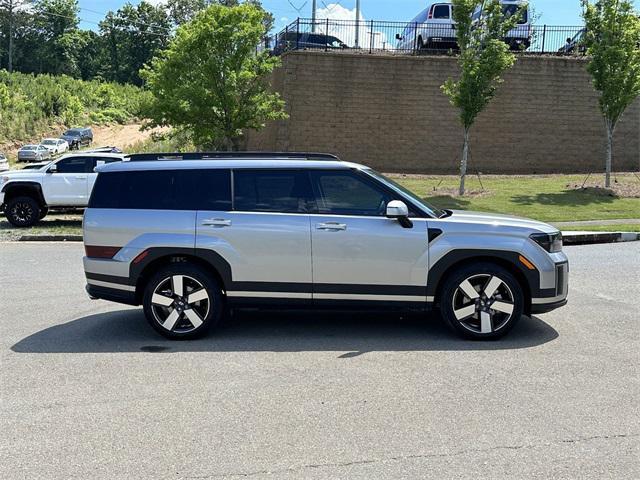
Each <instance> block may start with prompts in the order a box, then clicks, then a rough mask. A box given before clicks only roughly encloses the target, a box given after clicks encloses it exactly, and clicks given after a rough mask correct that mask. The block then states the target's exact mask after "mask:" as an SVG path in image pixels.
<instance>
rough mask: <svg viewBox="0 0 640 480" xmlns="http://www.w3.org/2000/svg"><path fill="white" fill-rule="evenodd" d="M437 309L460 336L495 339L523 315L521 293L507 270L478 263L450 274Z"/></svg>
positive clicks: (514, 279)
mask: <svg viewBox="0 0 640 480" xmlns="http://www.w3.org/2000/svg"><path fill="white" fill-rule="evenodd" d="M440 310H441V313H442V316H443V317H444V319H445V320H446V322H447V323H448V324H449V326H450V327H451V328H453V330H454V331H455V332H456V333H458V334H459V335H460V336H462V337H465V338H470V339H474V340H494V339H498V338H501V337H503V336H504V335H506V334H507V333H508V332H509V331H510V330H511V329H512V328H513V327H514V325H515V324H516V323H517V321H518V320H519V319H520V317H521V316H522V313H523V310H524V294H523V292H522V287H521V286H520V283H519V282H518V280H516V278H515V277H514V276H513V275H512V274H511V272H509V271H508V270H507V269H505V268H503V267H501V266H500V265H496V264H492V263H485V262H482V263H480V262H478V263H474V264H471V265H469V266H467V267H464V268H461V269H459V270H456V271H455V272H453V273H452V274H451V275H449V277H448V278H447V279H446V281H445V283H444V286H443V289H442V295H441V298H440Z"/></svg>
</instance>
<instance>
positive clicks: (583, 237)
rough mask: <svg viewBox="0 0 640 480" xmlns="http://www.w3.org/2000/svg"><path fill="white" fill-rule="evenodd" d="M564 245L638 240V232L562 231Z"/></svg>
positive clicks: (639, 239) (639, 235)
mask: <svg viewBox="0 0 640 480" xmlns="http://www.w3.org/2000/svg"><path fill="white" fill-rule="evenodd" d="M562 237H563V243H564V244H565V245H595V244H599V243H621V242H637V241H640V233H631V232H562Z"/></svg>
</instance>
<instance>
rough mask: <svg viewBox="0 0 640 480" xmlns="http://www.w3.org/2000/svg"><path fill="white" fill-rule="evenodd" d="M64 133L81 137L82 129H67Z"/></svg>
mask: <svg viewBox="0 0 640 480" xmlns="http://www.w3.org/2000/svg"><path fill="white" fill-rule="evenodd" d="M64 134H65V135H68V136H70V137H79V136H80V135H81V133H80V130H67V131H66V132H64Z"/></svg>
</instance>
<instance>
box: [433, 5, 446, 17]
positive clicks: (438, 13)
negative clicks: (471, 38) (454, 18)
mask: <svg viewBox="0 0 640 480" xmlns="http://www.w3.org/2000/svg"><path fill="white" fill-rule="evenodd" d="M433 18H435V19H447V18H449V5H436V7H435V8H434V9H433Z"/></svg>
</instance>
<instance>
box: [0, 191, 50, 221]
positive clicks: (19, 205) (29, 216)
mask: <svg viewBox="0 0 640 480" xmlns="http://www.w3.org/2000/svg"><path fill="white" fill-rule="evenodd" d="M41 213H42V212H41V207H40V204H39V203H38V202H37V201H36V200H35V199H33V198H31V197H15V198H12V199H11V200H9V201H8V202H7V205H6V206H5V209H4V214H5V216H6V217H7V220H9V222H10V223H11V224H12V225H14V226H16V227H31V226H32V225H35V224H36V223H37V222H38V220H40V218H41V217H40V215H41Z"/></svg>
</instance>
